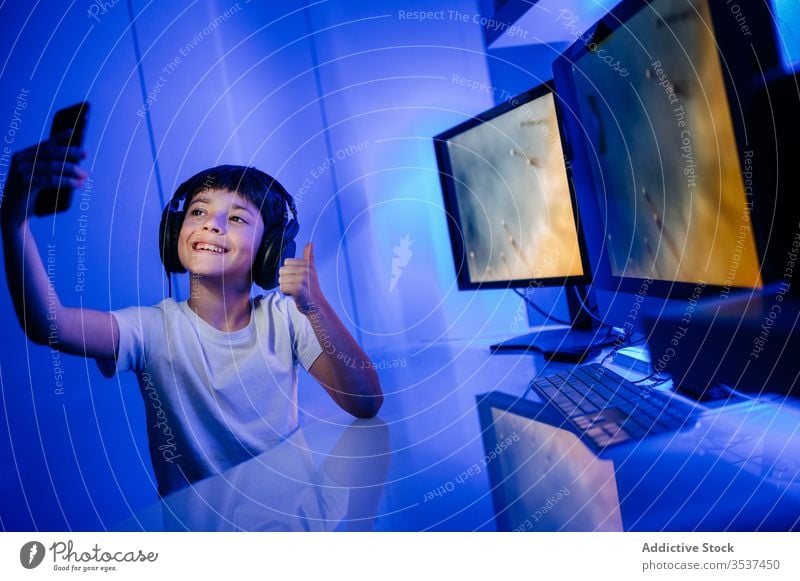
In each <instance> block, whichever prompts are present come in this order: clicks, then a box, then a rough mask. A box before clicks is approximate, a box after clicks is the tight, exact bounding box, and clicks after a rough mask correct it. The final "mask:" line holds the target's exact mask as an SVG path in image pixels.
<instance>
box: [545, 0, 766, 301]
mask: <svg viewBox="0 0 800 581" xmlns="http://www.w3.org/2000/svg"><path fill="white" fill-rule="evenodd" d="M725 16H728V17H730V15H729V14H727V15H725ZM723 22H727V20H726V19H723ZM730 24H731V25H733V23H732V22H731V23H730ZM717 48H718V47H717V42H716V39H715V35H714V26H713V19H712V17H711V10H710V8H709V4H708V2H707V0H682V1H681V2H674V1H673V0H652V1H650V2H645V1H643V0H628V1H626V2H623V3H622V4H620V6H618V7H617V8H616V9H615V11H614V12H613V13H612V14H611V15H609V16H608V17H607V18H605V19H604V20H603V21H601V22H600V23H599V24H598V25H597V27H596V28H595V32H594V37H593V38H589V37H588V35H587V39H586V40H585V41H584V40H582V41H580V42H577V43H575V45H573V46H572V47H571V48H570V49H569V50H568V51H567V53H566V56H565V57H562V59H561V61H560V63H557V64H556V66H555V69H556V78H557V79H558V82H559V83H561V82H562V80H566V81H568V84H572V85H573V87H574V99H575V102H574V103H571V104H572V107H573V108H574V109H575V110H576V111H579V113H580V120H581V121H580V123H581V127H580V130H579V131H580V132H581V133H583V135H584V136H585V137H586V138H588V139H587V142H588V145H589V148H588V149H589V151H588V156H587V159H586V162H587V163H589V164H590V165H591V167H592V173H593V175H594V191H595V193H596V194H597V196H598V199H597V201H598V205H599V214H600V215H601V216H602V218H603V220H604V224H603V238H604V240H603V243H602V244H603V246H604V247H605V250H606V252H607V256H608V259H609V263H610V270H611V275H612V276H613V277H615V278H616V280H617V281H618V282H619V284H622V283H623V282H625V281H626V280H627V281H632V280H636V279H653V280H655V281H661V282H662V284H663V283H666V284H667V285H669V286H668V287H664V288H669V289H672V288H673V286H674V287H681V286H683V287H684V288H686V287H687V286H688V285H696V284H699V283H701V284H704V285H705V284H707V285H709V287H718V288H723V289H725V288H728V289H730V288H736V287H740V288H757V287H760V286H761V275H760V264H759V257H758V253H757V249H756V244H755V238H754V235H753V228H752V227H751V224H750V209H751V206H752V201H753V197H752V194H753V190H752V183H751V182H750V181H748V180H749V179H750V176H751V175H752V170H753V161H754V160H753V159H752V158H751V157H749V155H750V153H748V152H745V153H744V155H743V158H742V159H740V156H739V153H740V152H739V150H738V148H737V141H736V135H735V131H734V125H733V121H732V117H731V110H730V104H729V99H728V94H727V92H726V84H725V80H724V76H723V69H722V66H721V63H720V55H719V54H718V50H717ZM726 64H727V65H728V66H734V63H732V62H731V63H726ZM566 67H569V69H570V70H569V72H568V73H567V74H566V75H559V74H558V69H559V68H560V69H561V70H563V69H565V68H566ZM561 86H562V85H561V84H560V85H559V87H560V88H561ZM570 101H572V99H570ZM734 104H735V105H736V106H740V105H739V104H738V103H734ZM576 163H577V162H576ZM613 288H620V287H618V286H617V285H616V284H614V287H613Z"/></svg>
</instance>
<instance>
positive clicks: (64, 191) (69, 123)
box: [33, 101, 89, 216]
mask: <svg viewBox="0 0 800 581" xmlns="http://www.w3.org/2000/svg"><path fill="white" fill-rule="evenodd" d="M88 122H89V103H88V101H84V102H82V103H76V104H75V105H72V106H71V107H67V108H65V109H61V110H59V111H57V112H56V114H55V117H53V125H52V127H51V128H50V137H51V138H53V137H55V136H56V135H58V134H59V133H64V132H65V131H67V130H69V129H71V130H72V134H71V135H70V137H68V138H67V139H61V140H60V141H59V142H58V144H59V145H66V146H67V147H83V138H84V136H85V133H86V124H87V123H88ZM71 204H72V188H71V187H69V186H66V185H64V186H59V187H57V188H50V189H47V190H42V191H41V192H39V195H38V196H37V197H36V203H35V204H34V207H33V212H34V214H36V215H37V216H48V215H50V214H55V213H56V212H63V211H65V210H67V209H69V207H70V205H71Z"/></svg>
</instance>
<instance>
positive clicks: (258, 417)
mask: <svg viewBox="0 0 800 581" xmlns="http://www.w3.org/2000/svg"><path fill="white" fill-rule="evenodd" d="M67 138H68V134H67V135H60V136H56V137H54V138H51V139H50V140H48V141H45V142H43V143H41V144H39V145H38V146H33V147H30V148H28V149H25V150H23V151H20V152H17V153H16V154H15V155H14V157H13V159H12V163H11V168H10V171H9V175H8V181H7V184H6V188H5V192H4V196H3V205H2V212H0V217H1V219H2V235H3V245H4V250H5V264H6V274H7V277H8V285H9V289H10V291H11V296H12V298H13V301H14V307H15V310H16V313H17V317H18V319H19V321H20V324H22V325H23V328H24V330H25V332H26V334H27V335H28V337H29V338H30V339H31V340H32V341H33V342H35V343H37V344H47V343H48V341H52V340H53V338H54V337H55V339H56V340H57V345H58V348H59V349H60V350H61V351H62V352H65V353H71V354H74V355H81V356H84V357H93V358H95V359H96V360H97V363H98V366H99V367H100V369H101V371H102V372H103V374H104V375H105V376H106V377H111V376H113V374H114V373H115V372H117V371H123V370H130V371H133V372H134V373H136V375H137V378H138V382H139V387H140V390H141V392H142V396H143V397H144V398H145V409H146V414H147V429H148V442H149V447H150V455H151V459H152V462H153V467H154V469H155V473H156V477H157V480H158V487H159V493H160V494H161V495H164V494H166V493H168V492H171V491H173V490H175V489H177V488H180V487H182V486H186V485H187V484H189V483H191V482H194V481H196V480H199V479H201V478H205V477H207V476H210V475H213V474H216V473H218V472H220V471H222V470H225V469H227V468H229V467H231V466H233V465H235V464H238V463H240V462H242V461H244V460H247V459H248V458H250V457H252V456H255V455H257V454H259V453H261V452H263V451H265V450H266V449H268V448H269V447H270V446H271V445H273V444H275V443H276V442H278V441H280V440H282V439H284V438H285V437H286V436H288V435H289V434H290V433H291V432H292V431H294V430H295V429H296V428H297V426H298V418H297V364H298V363H299V364H300V365H302V366H303V367H304V368H305V369H306V370H307V371H308V372H310V373H311V375H313V376H314V378H315V379H316V380H317V381H318V382H319V383H320V384H321V385H322V387H323V388H324V389H325V390H326V391H327V392H328V394H330V396H331V397H332V398H333V399H334V401H335V402H336V403H337V404H339V406H341V407H342V408H343V409H344V410H346V411H348V412H349V413H351V414H353V415H354V416H357V417H372V416H374V415H375V414H376V413H377V412H378V410H379V409H380V407H381V404H382V402H383V394H382V392H381V388H380V383H379V381H378V377H377V374H376V373H375V370H374V369H373V368H372V366H371V365H369V364H368V359H367V357H366V355H365V354H364V352H363V351H362V350H361V348H360V347H359V346H358V344H357V343H356V342H355V340H354V339H353V337H352V336H351V335H350V333H349V332H348V331H347V329H346V328H345V327H344V325H343V324H342V323H341V321H340V320H339V318H338V317H337V316H336V314H335V312H334V311H333V309H332V308H331V307H330V305H329V304H328V302H327V301H326V300H325V297H324V296H323V294H322V291H321V289H320V287H319V283H318V281H317V275H316V271H315V268H314V249H313V245H312V244H311V243H309V244H308V245H306V247H305V249H304V252H303V258H302V259H299V258H287V259H286V260H285V262H284V264H283V266H282V267H281V268H280V270H279V278H278V280H277V283H278V285H279V287H280V290H281V292H282V293H283V294H284V295H287V296H281V295H280V294H279V293H277V292H272V293H268V294H266V295H260V296H258V297H255V298H251V296H250V295H251V287H252V282H253V277H254V276H255V274H256V270H257V269H258V265H257V264H256V266H255V267H254V263H255V261H257V260H260V259H262V258H263V256H262V254H260V253H261V249H262V246H264V245H265V244H266V245H269V243H270V241H274V240H276V239H277V240H283V238H284V237H286V236H287V231H286V228H287V227H288V224H287V219H286V214H287V212H286V206H287V205H288V206H289V209H290V210H291V212H292V213H293V212H294V207H293V203H292V201H291V197H290V196H289V195H288V193H286V192H285V190H283V188H282V186H280V184H278V183H277V182H276V181H275V180H273V178H271V177H270V176H268V175H267V174H265V173H263V172H260V171H258V170H256V169H254V168H246V167H242V166H221V167H218V168H212V169H210V170H206V171H204V172H200V173H199V174H197V175H196V176H194V177H192V178H190V179H189V180H187V182H185V183H184V184H183V185H182V186H181V187H180V188H179V189H178V192H177V193H176V198H175V199H174V201H176V202H177V201H180V200H177V198H178V197H180V198H182V201H183V204H184V205H183V213H176V214H174V215H170V214H169V212H170V211H172V210H174V209H175V208H174V207H173V204H172V203H171V204H170V206H169V207H168V208H167V210H165V219H166V218H168V217H169V218H170V219H172V220H173V221H172V222H171V224H172V226H173V227H174V237H173V239H172V244H173V247H172V248H171V250H170V249H165V248H164V247H163V242H164V239H163V236H164V231H162V260H164V264H165V266H166V267H167V271H168V272H170V271H183V270H184V269H185V270H188V271H189V272H190V298H189V300H188V301H184V302H181V303H177V302H176V301H174V300H173V299H166V300H164V301H162V302H161V303H159V304H158V305H156V306H154V307H130V308H127V309H121V310H119V311H114V312H101V311H96V310H91V309H86V308H69V307H65V306H63V305H62V304H61V302H60V300H59V299H58V296H57V295H56V296H55V297H54V296H53V290H52V289H51V290H50V292H49V293H48V278H47V274H46V271H45V268H44V265H43V263H42V259H41V257H40V255H39V252H38V249H37V247H36V244H35V241H34V239H33V236H32V234H31V231H30V229H29V226H28V220H29V217H30V216H31V215H32V208H33V204H34V202H35V200H36V196H37V194H38V193H39V192H40V191H41V190H43V189H45V188H52V187H55V186H58V184H59V181H60V182H61V184H62V185H63V184H66V185H69V186H70V187H73V188H78V187H80V186H82V185H83V183H84V182H85V181H86V179H87V177H88V174H86V172H85V171H83V170H82V169H81V168H80V167H79V165H78V164H79V163H80V161H81V160H82V159H84V158H85V157H86V154H85V152H84V151H83V150H82V149H79V148H75V147H71V148H66V147H63V146H59V145H57V144H58V143H63V142H65V141H67ZM65 160H66V161H65ZM179 194H180V196H179ZM175 220H177V221H175ZM292 237H293V233H290V235H289V236H288V238H289V239H290V238H292ZM175 246H176V248H175ZM170 251H171V253H172V255H171V256H170V255H167V252H170ZM259 272H260V270H259ZM261 274H262V275H263V273H261ZM273 274H274V272H273ZM274 278H275V277H274V276H273V277H272V281H273V282H272V283H269V282H266V283H265V282H262V281H261V280H259V279H257V280H259V282H260V283H261V284H264V285H265V286H267V287H270V286H273V285H274V284H275V282H274ZM54 303H55V306H54ZM321 344H322V345H324V346H325V348H324V349H323V347H322V346H321ZM359 362H360V363H359Z"/></svg>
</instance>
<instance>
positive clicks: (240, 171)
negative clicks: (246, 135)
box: [176, 165, 291, 234]
mask: <svg viewBox="0 0 800 581" xmlns="http://www.w3.org/2000/svg"><path fill="white" fill-rule="evenodd" d="M181 190H182V192H181ZM209 190H225V191H229V192H236V193H237V194H239V195H240V196H242V197H243V198H245V199H246V200H249V201H250V202H251V203H252V204H253V205H254V206H255V207H256V208H258V209H259V211H260V212H261V217H262V218H263V220H264V233H265V234H266V233H268V232H269V231H270V230H273V229H276V228H282V227H283V226H285V225H286V222H287V220H288V212H287V205H288V204H289V202H290V200H291V196H290V195H289V193H288V192H287V191H286V189H285V188H284V187H283V186H282V185H281V184H280V182H278V180H276V179H275V178H273V177H272V176H271V175H269V174H266V173H264V172H263V171H261V170H260V169H256V168H254V167H247V166H243V165H218V166H216V167H212V168H209V169H204V170H203V171H201V172H198V173H196V174H195V175H193V176H192V177H190V178H189V179H188V180H186V181H185V182H183V183H182V184H181V185H180V187H179V188H178V190H177V191H176V195H177V194H178V192H181V193H182V194H183V196H182V197H183V200H184V202H183V207H184V208H186V207H188V206H189V204H190V203H191V202H192V199H193V198H194V197H195V196H196V195H197V194H199V193H200V192H207V191H209Z"/></svg>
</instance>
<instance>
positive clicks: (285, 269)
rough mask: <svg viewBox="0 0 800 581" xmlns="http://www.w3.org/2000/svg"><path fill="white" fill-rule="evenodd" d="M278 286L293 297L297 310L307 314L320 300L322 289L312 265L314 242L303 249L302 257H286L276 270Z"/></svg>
mask: <svg viewBox="0 0 800 581" xmlns="http://www.w3.org/2000/svg"><path fill="white" fill-rule="evenodd" d="M278 286H279V287H280V289H281V292H282V293H283V294H285V295H289V296H291V297H293V298H294V302H295V304H296V305H297V310H298V311H300V312H301V313H303V314H308V313H311V312H313V311H314V310H315V309H316V306H317V302H318V301H320V300H322V291H321V290H320V288H319V281H318V280H317V270H316V268H315V267H314V243H313V242H309V243H308V244H306V246H305V248H304V249H303V258H287V259H286V261H285V262H284V263H283V266H282V267H281V269H280V270H279V271H278Z"/></svg>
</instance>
